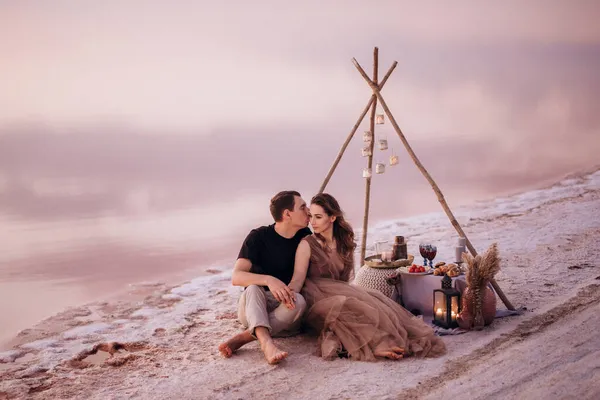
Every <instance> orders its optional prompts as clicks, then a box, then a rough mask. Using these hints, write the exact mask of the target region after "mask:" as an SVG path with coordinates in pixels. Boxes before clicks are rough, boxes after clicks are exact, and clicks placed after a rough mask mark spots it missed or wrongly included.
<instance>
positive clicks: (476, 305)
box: [457, 243, 500, 330]
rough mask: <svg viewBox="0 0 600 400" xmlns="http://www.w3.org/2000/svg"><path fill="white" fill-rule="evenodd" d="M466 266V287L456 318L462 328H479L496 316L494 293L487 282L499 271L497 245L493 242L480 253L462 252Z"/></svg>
mask: <svg viewBox="0 0 600 400" xmlns="http://www.w3.org/2000/svg"><path fill="white" fill-rule="evenodd" d="M462 259H463V262H464V263H465V265H466V266H467V274H466V283H467V287H466V288H465V290H464V291H463V293H462V310H461V312H460V314H459V316H458V318H457V321H458V325H459V326H460V327H461V328H463V329H475V330H480V329H482V328H483V327H484V326H486V325H490V324H491V323H492V322H493V321H494V318H495V316H496V295H495V293H494V291H493V290H492V289H491V288H490V287H489V285H488V284H489V282H490V281H491V280H492V279H494V276H495V275H496V274H497V273H498V271H500V258H499V257H498V245H497V243H493V244H492V245H491V246H490V247H489V248H488V249H487V250H486V251H485V253H483V254H482V255H477V256H475V257H473V256H472V255H471V254H469V253H463V255H462Z"/></svg>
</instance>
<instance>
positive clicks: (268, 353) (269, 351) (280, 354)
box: [261, 340, 288, 365]
mask: <svg viewBox="0 0 600 400" xmlns="http://www.w3.org/2000/svg"><path fill="white" fill-rule="evenodd" d="M261 347H262V351H263V353H265V358H266V359H267V362H268V363H269V364H271V365H275V364H278V363H279V362H280V361H282V360H283V359H285V358H286V357H287V356H288V353H287V352H286V351H282V350H279V349H278V348H277V346H275V343H273V341H272V340H269V341H268V342H266V343H265V344H264V345H263V346H261Z"/></svg>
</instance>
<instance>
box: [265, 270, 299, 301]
mask: <svg viewBox="0 0 600 400" xmlns="http://www.w3.org/2000/svg"><path fill="white" fill-rule="evenodd" d="M267 286H268V287H269V290H270V291H271V293H272V294H273V297H275V299H276V300H277V301H278V302H280V303H283V304H285V305H286V307H288V308H290V307H289V306H288V305H290V306H291V308H294V307H296V305H295V302H296V296H295V295H294V292H293V291H292V289H290V288H289V287H288V285H286V284H285V283H283V282H281V281H280V280H279V279H277V278H275V277H274V276H270V277H269V280H268V281H267Z"/></svg>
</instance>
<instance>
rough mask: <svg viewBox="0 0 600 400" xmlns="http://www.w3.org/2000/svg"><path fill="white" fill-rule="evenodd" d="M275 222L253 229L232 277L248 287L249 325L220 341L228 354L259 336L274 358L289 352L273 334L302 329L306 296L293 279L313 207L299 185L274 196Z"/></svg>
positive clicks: (245, 319)
mask: <svg viewBox="0 0 600 400" xmlns="http://www.w3.org/2000/svg"><path fill="white" fill-rule="evenodd" d="M270 211H271V215H272V216H273V219H274V220H275V223H274V224H271V225H268V226H261V227H260V228H257V229H253V230H252V231H251V232H250V233H249V234H248V236H247V237H246V240H245V241H244V243H243V245H242V248H241V250H240V252H239V255H238V259H237V261H236V262H235V265H234V267H233V275H232V278H231V282H232V284H233V285H235V286H243V287H245V289H244V292H243V293H242V295H241V296H240V299H239V304H238V318H239V320H240V322H241V323H242V325H244V327H245V328H246V330H244V331H243V332H241V333H239V334H237V335H235V336H234V337H232V338H231V339H229V340H228V341H227V342H225V343H222V344H221V345H220V346H219V351H220V352H221V354H223V356H225V357H231V355H232V354H233V353H234V352H235V351H236V350H237V349H239V348H240V347H242V346H243V345H245V344H247V343H250V342H252V341H254V340H257V339H258V341H259V342H260V347H261V349H262V351H263V353H264V355H265V358H266V359H267V362H268V363H269V364H277V363H279V362H280V361H281V360H283V359H284V358H286V357H287V355H288V353H287V352H285V351H282V350H280V349H278V348H277V346H275V343H274V342H273V339H272V338H273V337H278V336H279V337H282V336H290V335H293V334H295V333H297V331H298V328H299V327H300V324H301V319H302V314H303V313H304V310H305V309H306V302H305V301H304V298H303V297H302V295H301V294H300V293H294V292H293V291H292V290H291V289H290V288H289V287H288V284H289V283H290V280H291V279H292V275H293V274H294V259H295V255H296V249H297V247H298V244H299V243H300V241H301V240H302V238H303V237H305V236H307V235H310V234H311V233H312V232H311V231H310V229H308V222H309V220H310V213H309V211H308V207H307V206H306V202H305V201H304V200H303V199H302V197H301V196H300V193H298V192H296V191H283V192H279V193H277V194H276V195H275V196H274V197H273V198H272V199H271V206H270Z"/></svg>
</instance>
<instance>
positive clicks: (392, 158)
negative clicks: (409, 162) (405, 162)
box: [390, 155, 398, 165]
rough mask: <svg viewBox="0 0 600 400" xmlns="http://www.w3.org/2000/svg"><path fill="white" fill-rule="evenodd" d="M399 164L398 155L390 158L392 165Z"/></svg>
mask: <svg viewBox="0 0 600 400" xmlns="http://www.w3.org/2000/svg"><path fill="white" fill-rule="evenodd" d="M396 164H398V156H397V155H391V156H390V165H396Z"/></svg>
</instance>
